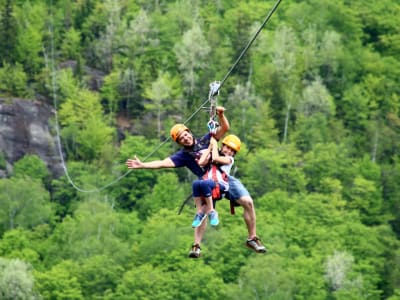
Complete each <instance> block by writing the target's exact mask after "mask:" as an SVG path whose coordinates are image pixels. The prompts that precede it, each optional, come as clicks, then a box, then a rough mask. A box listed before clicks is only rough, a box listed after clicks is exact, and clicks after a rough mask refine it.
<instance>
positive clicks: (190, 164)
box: [169, 133, 211, 177]
mask: <svg viewBox="0 0 400 300" xmlns="http://www.w3.org/2000/svg"><path fill="white" fill-rule="evenodd" d="M210 139H211V134H210V133H207V134H206V135H204V136H202V137H201V138H199V139H195V144H194V145H193V147H190V148H183V149H181V150H179V151H178V152H175V153H174V154H172V155H171V156H170V157H169V158H170V159H171V160H172V161H173V163H174V165H175V168H180V167H187V168H188V169H189V170H190V171H192V172H193V173H194V174H195V175H196V176H198V177H202V176H203V175H204V174H205V172H206V170H207V169H204V168H202V167H200V166H199V164H198V163H197V161H198V160H199V159H200V157H201V151H202V150H204V149H207V148H208V145H209V144H210Z"/></svg>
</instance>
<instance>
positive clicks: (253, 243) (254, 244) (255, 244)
mask: <svg viewBox="0 0 400 300" xmlns="http://www.w3.org/2000/svg"><path fill="white" fill-rule="evenodd" d="M246 246H247V247H248V248H250V249H252V250H254V251H255V252H257V253H265V252H267V249H266V248H265V247H264V246H263V244H261V240H260V239H259V238H258V237H254V238H252V239H251V240H249V239H248V240H247V241H246Z"/></svg>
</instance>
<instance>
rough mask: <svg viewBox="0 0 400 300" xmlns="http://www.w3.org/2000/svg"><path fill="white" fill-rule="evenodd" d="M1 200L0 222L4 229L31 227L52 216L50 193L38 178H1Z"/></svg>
mask: <svg viewBox="0 0 400 300" xmlns="http://www.w3.org/2000/svg"><path fill="white" fill-rule="evenodd" d="M0 200H1V203H2V205H1V207H0V224H1V228H2V229H3V230H7V229H13V228H16V227H22V228H31V227H33V226H35V225H38V224H41V223H44V222H47V221H49V219H50V218H51V205H50V197H49V193H48V191H46V190H45V189H44V187H43V185H42V183H40V182H39V181H37V180H32V179H30V178H27V177H26V178H10V179H1V180H0Z"/></svg>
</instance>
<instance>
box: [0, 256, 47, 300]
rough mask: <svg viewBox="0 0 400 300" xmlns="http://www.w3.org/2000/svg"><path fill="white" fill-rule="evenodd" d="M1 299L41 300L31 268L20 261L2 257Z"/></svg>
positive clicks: (0, 268)
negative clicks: (36, 290) (35, 288)
mask: <svg viewBox="0 0 400 300" xmlns="http://www.w3.org/2000/svg"><path fill="white" fill-rule="evenodd" d="M0 298H1V299H4V300H35V299H41V298H40V296H39V295H37V294H36V292H35V290H34V279H33V276H32V272H31V267H30V266H29V265H27V264H26V263H25V262H23V261H21V260H19V259H11V260H8V259H4V258H2V257H0Z"/></svg>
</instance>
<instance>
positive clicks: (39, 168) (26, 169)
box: [14, 155, 50, 186]
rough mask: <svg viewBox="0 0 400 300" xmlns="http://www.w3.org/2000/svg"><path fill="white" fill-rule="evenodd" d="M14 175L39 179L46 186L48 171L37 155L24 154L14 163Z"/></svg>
mask: <svg viewBox="0 0 400 300" xmlns="http://www.w3.org/2000/svg"><path fill="white" fill-rule="evenodd" d="M14 176H15V177H24V176H28V177H31V178H36V179H40V180H41V181H42V183H43V184H44V185H45V186H48V184H49V180H50V172H49V170H48V169H47V166H46V164H45V162H44V161H43V160H41V159H40V157H38V156H37V155H25V156H24V157H22V158H21V159H19V160H18V161H16V162H15V163H14Z"/></svg>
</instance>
